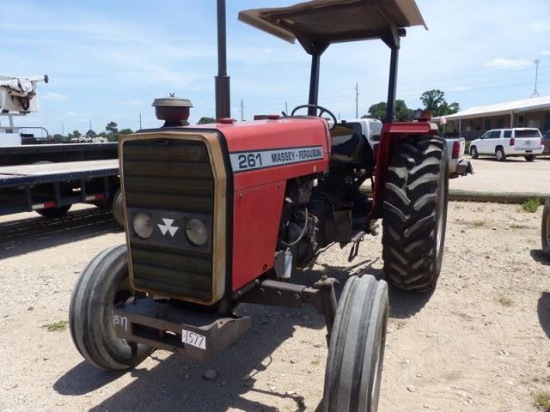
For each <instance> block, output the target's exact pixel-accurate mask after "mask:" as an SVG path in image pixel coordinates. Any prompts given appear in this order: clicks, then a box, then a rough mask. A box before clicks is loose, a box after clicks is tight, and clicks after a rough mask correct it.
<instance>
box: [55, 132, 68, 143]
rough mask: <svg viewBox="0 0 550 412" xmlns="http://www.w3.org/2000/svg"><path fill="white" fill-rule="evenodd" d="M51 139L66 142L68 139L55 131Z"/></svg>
mask: <svg viewBox="0 0 550 412" xmlns="http://www.w3.org/2000/svg"><path fill="white" fill-rule="evenodd" d="M53 141H54V142H67V141H69V138H68V137H66V136H63V135H62V134H59V133H56V134H54V135H53Z"/></svg>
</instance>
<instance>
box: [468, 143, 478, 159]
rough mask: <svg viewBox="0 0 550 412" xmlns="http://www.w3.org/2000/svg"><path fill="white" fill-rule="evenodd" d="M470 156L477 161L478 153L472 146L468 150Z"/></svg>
mask: <svg viewBox="0 0 550 412" xmlns="http://www.w3.org/2000/svg"><path fill="white" fill-rule="evenodd" d="M470 156H472V159H477V158H478V157H479V153H478V152H477V147H475V146H472V147H471V148H470Z"/></svg>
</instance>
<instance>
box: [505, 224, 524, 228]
mask: <svg viewBox="0 0 550 412" xmlns="http://www.w3.org/2000/svg"><path fill="white" fill-rule="evenodd" d="M508 227H509V228H510V229H525V228H526V227H527V226H525V225H518V224H517V223H512V224H511V225H510V226H508Z"/></svg>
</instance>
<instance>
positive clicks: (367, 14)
mask: <svg viewBox="0 0 550 412" xmlns="http://www.w3.org/2000/svg"><path fill="white" fill-rule="evenodd" d="M239 20H241V21H243V22H245V23H248V24H250V25H252V26H254V27H256V28H257V29H260V30H263V31H265V32H267V33H269V34H272V35H274V36H277V37H279V38H281V39H283V40H286V41H288V42H291V43H294V41H295V40H298V41H299V42H300V44H301V45H302V46H303V47H304V49H305V50H306V52H308V53H310V54H312V52H313V47H314V46H313V45H314V44H325V45H327V46H328V45H330V44H331V43H337V42H347V41H355V40H366V39H380V38H381V39H384V38H386V37H388V36H391V35H392V33H395V30H398V31H399V32H400V35H404V34H405V32H404V30H403V29H404V28H405V27H410V26H419V25H421V26H424V27H425V28H427V27H426V24H425V23H424V19H423V18H422V15H421V14H420V11H419V10H418V7H417V5H416V3H415V1H414V0H311V1H307V2H304V3H298V4H295V5H294V6H289V7H280V8H267V9H251V10H245V11H241V12H240V13H239Z"/></svg>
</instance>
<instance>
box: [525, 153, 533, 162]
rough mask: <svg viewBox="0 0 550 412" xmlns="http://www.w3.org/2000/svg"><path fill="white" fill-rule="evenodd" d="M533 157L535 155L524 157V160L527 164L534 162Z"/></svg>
mask: <svg viewBox="0 0 550 412" xmlns="http://www.w3.org/2000/svg"><path fill="white" fill-rule="evenodd" d="M535 157H536V156H535V155H526V156H525V160H527V161H528V162H533V161H534V160H535Z"/></svg>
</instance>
